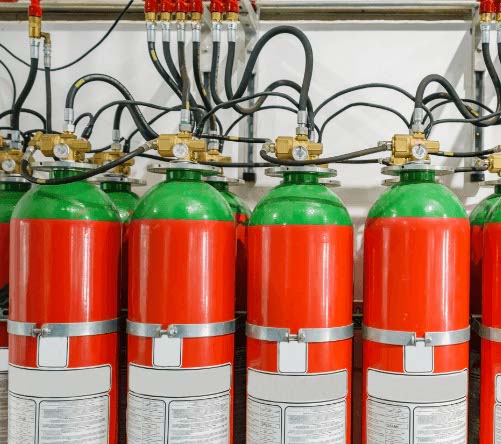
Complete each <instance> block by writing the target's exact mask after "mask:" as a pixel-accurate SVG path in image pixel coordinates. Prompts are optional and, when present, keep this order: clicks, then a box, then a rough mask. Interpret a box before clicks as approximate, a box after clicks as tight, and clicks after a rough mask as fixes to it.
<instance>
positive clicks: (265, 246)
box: [247, 225, 353, 442]
mask: <svg viewBox="0 0 501 444" xmlns="http://www.w3.org/2000/svg"><path fill="white" fill-rule="evenodd" d="M248 245H249V250H248V253H249V257H248V269H249V272H248V278H249V279H248V314H247V321H248V322H249V323H250V324H254V325H259V326H263V327H276V328H280V327H283V328H290V332H291V334H297V333H298V330H299V328H330V327H341V326H346V325H349V324H351V323H352V300H353V296H352V291H353V280H352V275H353V259H352V258H353V229H352V227H351V226H340V225H287V226H283V225H273V226H269V225H268V226H267V225H257V226H250V227H249V228H248ZM270 276H273V278H272V279H270ZM351 349H352V341H351V339H350V340H345V341H338V342H325V343H310V344H308V369H307V373H324V372H333V371H337V370H344V369H346V370H347V371H348V394H347V397H346V402H347V406H346V408H347V411H348V412H350V411H351V400H350V398H351V396H350V391H351V367H352V363H351V355H352V353H351ZM277 351H278V346H277V343H276V342H267V341H260V340H256V339H252V338H247V367H248V368H250V369H255V370H261V371H265V372H272V373H278V353H277ZM350 427H351V421H350V418H349V415H348V418H347V424H346V437H347V442H348V441H349V437H350V435H351V431H350Z"/></svg>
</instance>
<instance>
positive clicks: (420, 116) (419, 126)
mask: <svg viewBox="0 0 501 444" xmlns="http://www.w3.org/2000/svg"><path fill="white" fill-rule="evenodd" d="M425 115H426V113H425V110H424V109H423V108H415V109H414V114H413V116H412V125H411V133H423V132H424V123H423V122H424V118H425Z"/></svg>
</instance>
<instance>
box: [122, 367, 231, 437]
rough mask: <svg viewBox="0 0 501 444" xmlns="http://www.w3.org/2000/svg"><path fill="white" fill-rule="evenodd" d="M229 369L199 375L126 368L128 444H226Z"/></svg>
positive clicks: (193, 371)
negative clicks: (127, 384)
mask: <svg viewBox="0 0 501 444" xmlns="http://www.w3.org/2000/svg"><path fill="white" fill-rule="evenodd" d="M230 387H231V365H229V364H228V365H223V366H218V367H208V368H199V369H157V368H149V367H140V366H136V365H133V364H131V365H130V366H129V396H128V408H127V442H128V443H129V444H150V443H155V444H157V443H158V444H166V443H169V444H195V443H200V442H207V443H211V444H228V443H229V442H230Z"/></svg>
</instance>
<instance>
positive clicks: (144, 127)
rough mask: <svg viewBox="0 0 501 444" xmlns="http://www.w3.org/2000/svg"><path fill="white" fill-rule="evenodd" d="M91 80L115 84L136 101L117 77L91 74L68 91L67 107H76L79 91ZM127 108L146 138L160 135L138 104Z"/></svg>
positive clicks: (125, 95) (128, 97) (124, 94)
mask: <svg viewBox="0 0 501 444" xmlns="http://www.w3.org/2000/svg"><path fill="white" fill-rule="evenodd" d="M91 82H104V83H107V84H109V85H111V86H114V87H115V88H116V89H117V90H118V91H119V92H120V93H121V94H122V95H123V96H124V97H125V99H126V100H130V101H132V102H133V101H134V97H132V94H131V93H130V92H129V90H128V89H127V88H126V87H125V86H124V85H122V83H120V82H119V81H118V80H117V79H114V78H113V77H110V76H108V75H105V74H89V75H86V76H83V77H81V78H80V79H79V80H78V81H77V82H75V83H74V84H73V85H72V86H71V88H70V90H69V91H68V94H67V95H66V108H71V109H73V108H74V103H75V97H76V95H77V93H78V91H80V89H81V87H82V86H83V85H87V84H88V83H91ZM127 109H128V110H129V112H130V113H131V115H132V119H133V120H134V123H135V125H136V126H137V128H139V131H140V132H141V135H142V136H143V138H144V139H145V140H151V139H155V138H156V137H158V134H157V133H156V132H155V131H153V129H152V128H151V127H150V126H149V125H148V123H147V122H146V119H145V118H144V116H143V114H142V113H141V110H140V109H139V107H138V106H137V105H134V104H130V105H127ZM94 121H95V120H94V119H92V120H91V122H92V126H93V125H94ZM91 122H89V124H88V125H87V127H86V129H87V128H88V127H89V125H90V124H91ZM84 131H85V130H84ZM90 132H92V129H90Z"/></svg>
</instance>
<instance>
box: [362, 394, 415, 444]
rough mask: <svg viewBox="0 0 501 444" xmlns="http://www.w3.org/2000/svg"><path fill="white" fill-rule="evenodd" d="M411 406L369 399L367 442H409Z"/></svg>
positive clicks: (379, 443) (397, 443)
mask: <svg viewBox="0 0 501 444" xmlns="http://www.w3.org/2000/svg"><path fill="white" fill-rule="evenodd" d="M410 412H411V410H410V408H409V407H406V406H399V405H392V404H385V403H382V402H377V401H374V400H372V399H369V400H367V443H368V444H386V443H388V442H391V443H392V444H408V443H409V435H410Z"/></svg>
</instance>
